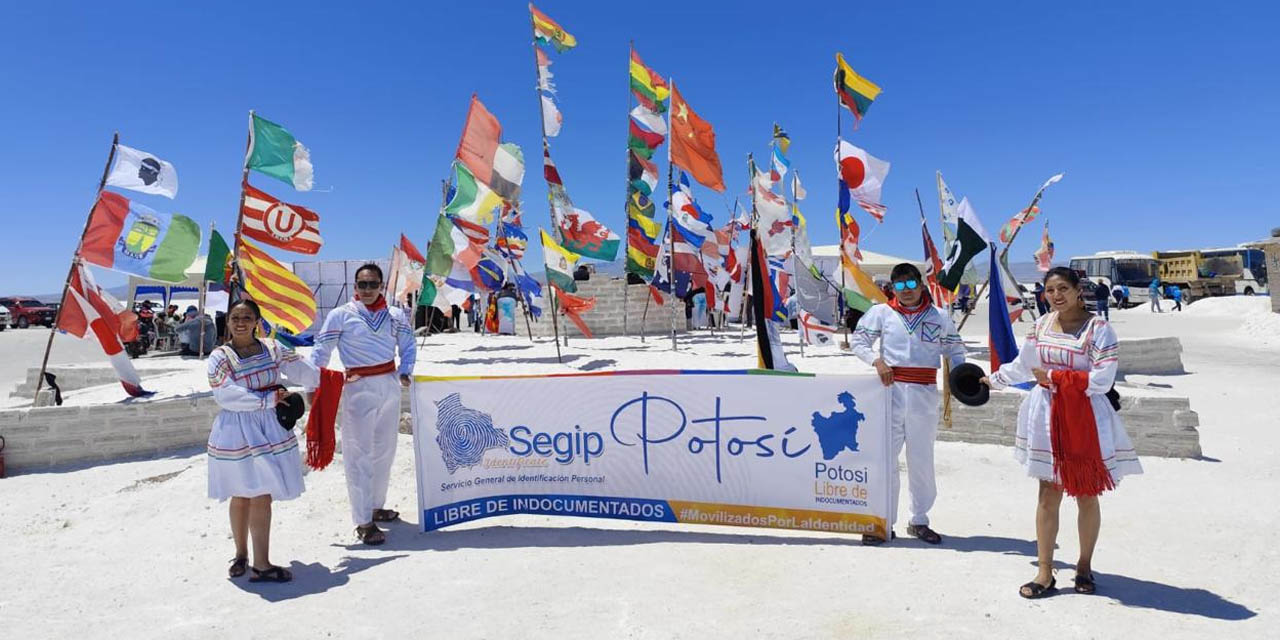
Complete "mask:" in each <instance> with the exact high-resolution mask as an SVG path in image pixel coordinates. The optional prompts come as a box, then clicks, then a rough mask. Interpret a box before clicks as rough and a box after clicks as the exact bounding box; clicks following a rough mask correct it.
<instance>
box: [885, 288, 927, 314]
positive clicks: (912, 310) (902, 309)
mask: <svg viewBox="0 0 1280 640" xmlns="http://www.w3.org/2000/svg"><path fill="white" fill-rule="evenodd" d="M932 303H933V300H932V299H931V298H930V297H929V292H928V291H925V292H924V293H923V295H921V296H920V304H919V305H917V306H914V307H908V306H906V305H904V304H902V301H900V300H898V298H897V297H896V296H895V297H893V298H890V299H889V308H891V309H893V310H894V311H897V312H898V313H901V314H902V315H904V316H913V315H915V314H917V313H920V312H921V311H924V310H925V309H928V308H929V305H930V304H932Z"/></svg>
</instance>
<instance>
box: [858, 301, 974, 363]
mask: <svg viewBox="0 0 1280 640" xmlns="http://www.w3.org/2000/svg"><path fill="white" fill-rule="evenodd" d="M877 340H879V341H880V344H881V347H880V349H876V348H875V343H876V341H877ZM849 344H850V346H851V347H852V348H853V354H854V355H856V356H858V357H859V358H861V359H862V361H863V362H865V363H867V364H871V365H874V364H875V362H876V359H877V358H881V357H883V358H884V363H885V364H887V365H889V366H891V367H930V368H935V369H936V368H938V366H939V365H940V364H941V359H942V357H943V356H944V355H945V356H947V358H949V359H950V362H951V366H952V367H955V366H957V365H959V364H961V363H963V362H964V356H965V352H964V341H963V340H962V339H961V338H960V334H959V333H956V329H955V325H954V324H952V322H951V318H948V317H947V316H946V314H944V313H942V312H940V311H938V309H937V308H936V307H934V306H932V305H926V306H925V308H924V310H923V311H920V312H919V313H914V314H907V315H904V314H901V313H898V311H897V310H895V309H894V308H893V307H890V306H889V305H887V304H877V305H875V306H873V307H871V308H870V309H868V310H867V312H866V313H865V314H863V316H862V318H861V319H859V320H858V328H857V329H856V330H854V332H853V335H852V336H850V339H849Z"/></svg>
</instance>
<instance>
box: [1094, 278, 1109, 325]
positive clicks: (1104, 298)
mask: <svg viewBox="0 0 1280 640" xmlns="http://www.w3.org/2000/svg"><path fill="white" fill-rule="evenodd" d="M1093 299H1094V300H1096V301H1097V302H1098V315H1100V316H1102V318H1103V319H1104V320H1106V321H1107V322H1110V321H1111V312H1110V310H1108V309H1107V303H1108V302H1109V301H1110V300H1111V294H1110V292H1108V291H1107V287H1106V285H1101V284H1100V285H1097V286H1095V287H1094V288H1093Z"/></svg>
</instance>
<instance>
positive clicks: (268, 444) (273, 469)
mask: <svg viewBox="0 0 1280 640" xmlns="http://www.w3.org/2000/svg"><path fill="white" fill-rule="evenodd" d="M207 451H208V459H209V497H210V498H213V499H215V500H226V499H227V498H254V497H257V496H262V495H270V496H271V497H272V499H274V500H292V499H293V498H296V497H298V496H300V495H302V492H303V491H304V490H305V489H306V487H305V486H304V485H303V481H302V454H301V452H299V451H298V439H297V437H296V436H294V433H293V432H292V431H285V429H284V427H282V426H280V422H279V421H278V420H277V419H276V412H275V409H274V408H271V409H262V410H259V411H227V410H225V409H224V410H223V411H221V412H219V413H218V416H217V417H216V418H214V420H213V430H212V431H211V432H210V433H209V444H208V447H207Z"/></svg>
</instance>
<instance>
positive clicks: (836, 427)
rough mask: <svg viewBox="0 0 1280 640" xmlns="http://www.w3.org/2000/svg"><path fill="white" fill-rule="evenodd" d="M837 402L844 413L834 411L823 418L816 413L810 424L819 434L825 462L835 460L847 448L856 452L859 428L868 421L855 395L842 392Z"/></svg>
mask: <svg viewBox="0 0 1280 640" xmlns="http://www.w3.org/2000/svg"><path fill="white" fill-rule="evenodd" d="M836 401H838V402H839V403H840V405H841V406H843V407H844V410H843V411H833V412H831V415H829V416H823V415H822V414H821V413H819V412H817V411H814V412H813V420H812V421H811V422H810V424H812V425H813V431H814V433H817V434H818V445H819V446H820V447H822V459H823V460H831V459H832V458H835V457H836V455H838V454H839V453H840V451H841V450H842V449H846V448H847V449H849V450H850V451H854V452H856V451H857V450H858V426H859V425H861V424H862V421H863V420H865V419H866V416H864V415H862V412H860V411H858V404H857V402H856V401H855V400H854V399H853V394H851V393H849V392H848V391H845V392H842V393H841V394H840V395H838V396H836Z"/></svg>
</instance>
